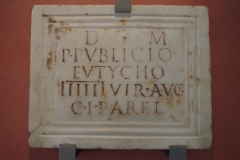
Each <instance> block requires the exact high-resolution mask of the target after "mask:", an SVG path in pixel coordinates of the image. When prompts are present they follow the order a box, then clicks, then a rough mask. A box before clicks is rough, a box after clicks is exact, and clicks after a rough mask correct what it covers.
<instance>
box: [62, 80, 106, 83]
mask: <svg viewBox="0 0 240 160" xmlns="http://www.w3.org/2000/svg"><path fill="white" fill-rule="evenodd" d="M67 82H70V83H74V82H75V83H87V82H95V83H99V82H106V81H100V80H99V81H69V80H66V82H65V83H67Z"/></svg>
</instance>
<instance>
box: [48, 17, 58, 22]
mask: <svg viewBox="0 0 240 160" xmlns="http://www.w3.org/2000/svg"><path fill="white" fill-rule="evenodd" d="M48 22H49V23H56V21H55V20H53V18H52V17H50V18H49V19H48Z"/></svg>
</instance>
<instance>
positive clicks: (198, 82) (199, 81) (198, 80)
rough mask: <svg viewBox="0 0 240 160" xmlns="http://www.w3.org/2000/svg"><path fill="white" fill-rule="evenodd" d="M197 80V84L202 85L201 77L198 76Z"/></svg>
mask: <svg viewBox="0 0 240 160" xmlns="http://www.w3.org/2000/svg"><path fill="white" fill-rule="evenodd" d="M196 82H197V86H198V87H199V86H200V83H201V80H200V78H198V77H197V79H196Z"/></svg>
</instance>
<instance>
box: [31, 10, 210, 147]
mask: <svg viewBox="0 0 240 160" xmlns="http://www.w3.org/2000/svg"><path fill="white" fill-rule="evenodd" d="M208 26H209V24H208V12H207V9H206V8H205V7H187V6H181V7H180V6H132V12H131V13H117V14H115V12H114V6H35V7H34V9H33V13H32V36H31V73H30V74H31V84H30V113H29V131H30V132H31V136H30V138H29V145H30V146H31V147H43V148H44V147H47V148H53V147H55V148H57V147H58V145H59V144H61V143H70V144H76V145H77V148H105V149H135V148H141V149H167V148H169V146H170V145H186V146H187V148H188V149H204V148H209V147H210V146H211V141H212V127H211V126H212V120H211V114H212V113H211V74H210V71H211V68H210V47H209V35H208V32H209V31H208ZM99 66H103V67H99Z"/></svg>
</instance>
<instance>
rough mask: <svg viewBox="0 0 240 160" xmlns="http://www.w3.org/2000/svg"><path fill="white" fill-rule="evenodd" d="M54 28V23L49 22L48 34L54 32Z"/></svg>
mask: <svg viewBox="0 0 240 160" xmlns="http://www.w3.org/2000/svg"><path fill="white" fill-rule="evenodd" d="M52 28H53V25H52V24H49V25H48V34H51V33H52Z"/></svg>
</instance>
